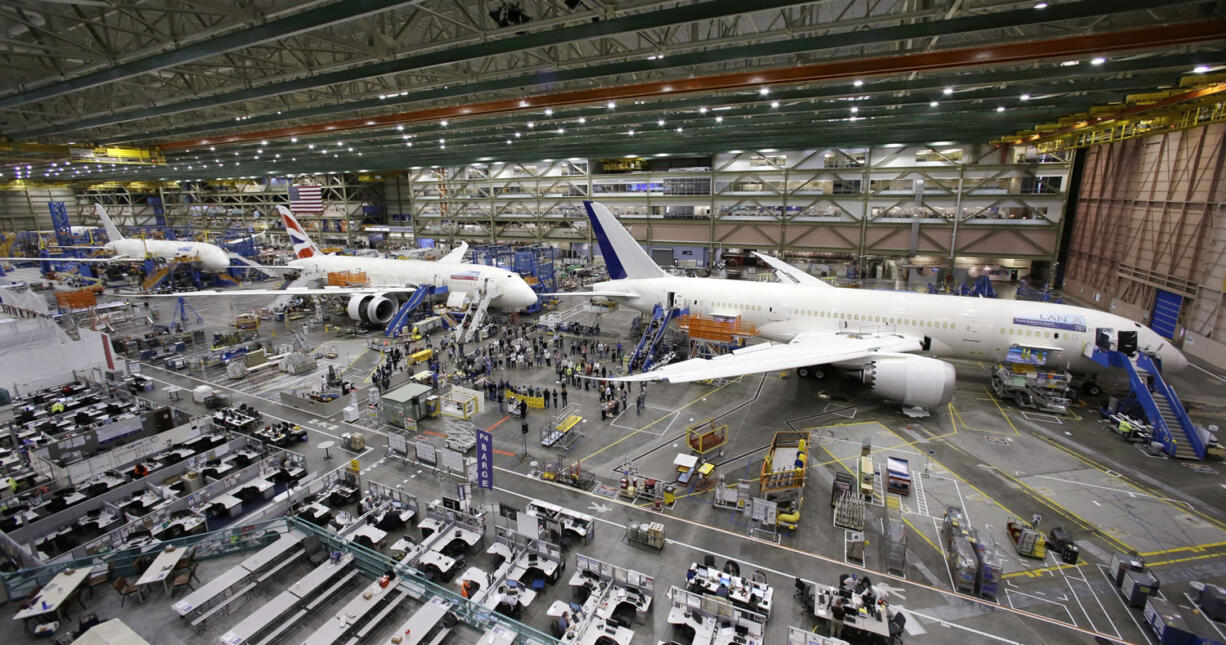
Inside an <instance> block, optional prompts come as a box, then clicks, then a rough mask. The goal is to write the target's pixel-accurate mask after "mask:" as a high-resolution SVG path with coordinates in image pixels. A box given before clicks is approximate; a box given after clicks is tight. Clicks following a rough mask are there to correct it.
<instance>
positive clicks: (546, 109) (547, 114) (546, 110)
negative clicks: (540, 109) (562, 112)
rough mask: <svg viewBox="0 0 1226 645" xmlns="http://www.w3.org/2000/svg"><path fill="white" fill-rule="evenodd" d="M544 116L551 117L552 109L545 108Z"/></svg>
mask: <svg viewBox="0 0 1226 645" xmlns="http://www.w3.org/2000/svg"><path fill="white" fill-rule="evenodd" d="M545 116H553V109H552V108H545Z"/></svg>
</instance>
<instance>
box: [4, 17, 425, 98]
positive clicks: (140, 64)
mask: <svg viewBox="0 0 1226 645" xmlns="http://www.w3.org/2000/svg"><path fill="white" fill-rule="evenodd" d="M419 1H420V0H407V1H406V0H342V1H340V2H334V3H332V4H329V5H325V6H323V7H319V8H316V9H309V10H307V11H303V12H302V13H297V14H294V15H292V16H286V17H284V18H279V19H276V20H272V21H270V22H267V23H264V24H262V25H259V26H255V27H249V28H247V29H243V30H240V31H236V32H232V33H229V34H225V35H223V36H217V37H215V38H210V39H208V40H205V41H202V42H198V43H193V44H191V45H187V46H185V47H179V48H177V49H173V50H171V51H168V52H165V53H161V54H154V55H152V56H147V57H145V58H140V59H137V60H133V61H129V62H126V63H120V64H118V65H115V66H113V67H109V68H107V69H103V70H99V71H96V72H91V73H88V74H83V75H81V76H77V77H75V78H70V79H68V80H65V81H61V82H59V83H53V84H51V85H44V86H42V87H38V88H34V89H31V90H26V91H24V92H19V93H17V94H11V95H9V96H5V97H0V109H4V108H11V107H15V106H18V105H24V104H26V103H31V102H33V101H41V100H43V99H49V98H52V97H55V96H61V95H64V94H69V93H71V92H77V91H80V90H84V89H88V88H91V87H98V86H99V85H106V84H107V83H112V82H114V81H118V80H121V79H125V78H131V77H133V76H138V75H140V74H147V73H149V72H156V71H158V70H162V69H166V68H168V67H174V66H176V65H183V64H185V63H191V62H194V61H198V60H201V59H203V58H208V57H209V56H215V55H217V54H224V53H226V52H231V51H234V50H237V49H242V48H244V47H250V46H251V45H257V44H259V43H263V42H268V41H270V40H277V39H280V38H286V37H289V36H293V35H295V34H300V33H304V32H308V31H313V30H315V29H320V28H322V27H327V26H329V25H335V24H339V23H343V22H347V21H349V20H354V19H356V18H361V17H362V16H368V15H371V14H375V13H379V12H382V11H387V10H389V9H394V8H396V7H398V6H401V5H406V4H412V3H415V2H419Z"/></svg>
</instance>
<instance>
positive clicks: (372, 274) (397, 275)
mask: <svg viewBox="0 0 1226 645" xmlns="http://www.w3.org/2000/svg"><path fill="white" fill-rule="evenodd" d="M288 265H289V266H291V267H295V268H297V269H299V270H301V271H302V272H303V273H304V274H310V275H315V276H319V277H323V276H325V275H327V274H328V273H336V272H354V273H364V274H366V280H367V283H368V284H371V285H385V286H406V285H434V286H445V287H447V290H448V291H451V292H455V291H462V292H465V293H468V294H471V295H472V296H473V297H474V298H475V297H477V296H478V294H479V293H480V292H481V290H482V289H483V288H492V289H493V290H494V291H496V292H497V294H498V295H497V296H496V297H495V298H494V299H493V300H491V301H490V305H491V306H493V307H498V308H501V309H515V310H518V309H522V308H525V307H529V306H531V305H532V304H533V303H535V302H536V299H537V297H536V292H534V291H532V287H530V286H528V284H527V283H525V282H524V281H523V278H521V277H519V276H518V275H516V274H514V273H512V272H510V271H507V270H506V269H500V268H498V267H491V266H486V265H483V264H452V263H443V262H426V261H422V260H398V259H395V258H365V257H357V256H351V255H315V256H311V257H306V258H299V259H297V260H292V261H290V262H289V263H288Z"/></svg>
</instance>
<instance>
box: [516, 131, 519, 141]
mask: <svg viewBox="0 0 1226 645" xmlns="http://www.w3.org/2000/svg"><path fill="white" fill-rule="evenodd" d="M515 138H516V139H518V138H519V130H516V131H515Z"/></svg>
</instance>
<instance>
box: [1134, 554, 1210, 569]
mask: <svg viewBox="0 0 1226 645" xmlns="http://www.w3.org/2000/svg"><path fill="white" fill-rule="evenodd" d="M1223 556H1226V553H1206V554H1204V555H1193V556H1189V557H1186V558H1175V559H1174V560H1162V561H1160V562H1146V563H1145V566H1147V567H1158V566H1162V565H1164V564H1179V563H1180V562H1191V561H1193V560H1208V559H1210V558H1220V557H1223Z"/></svg>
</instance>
